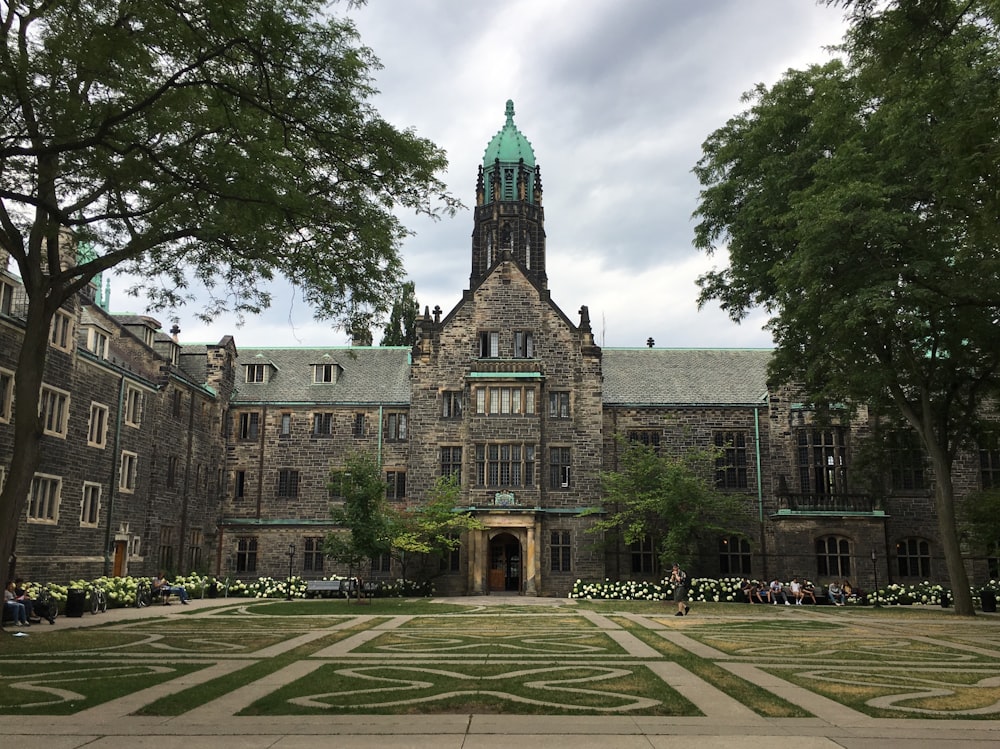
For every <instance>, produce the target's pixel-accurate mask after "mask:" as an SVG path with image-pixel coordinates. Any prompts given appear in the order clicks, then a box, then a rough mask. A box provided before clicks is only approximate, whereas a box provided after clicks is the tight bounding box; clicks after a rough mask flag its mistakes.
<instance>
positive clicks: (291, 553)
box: [285, 544, 875, 601]
mask: <svg viewBox="0 0 1000 749" xmlns="http://www.w3.org/2000/svg"><path fill="white" fill-rule="evenodd" d="M872 553H873V554H874V553H875V552H872ZM294 557H295V544H288V585H287V588H286V590H287V593H288V595H286V596H285V600H286V601H291V600H292V559H293V558H294Z"/></svg>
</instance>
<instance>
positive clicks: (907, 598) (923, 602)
mask: <svg viewBox="0 0 1000 749" xmlns="http://www.w3.org/2000/svg"><path fill="white" fill-rule="evenodd" d="M942 596H948V598H949V599H950V598H951V593H950V592H949V591H948V589H947V588H945V587H943V586H941V585H932V584H931V583H929V582H927V581H926V580H925V581H924V582H922V583H916V584H913V585H901V584H899V583H893V584H892V585H887V586H885V587H884V588H879V589H878V591H877V592H872V593H868V594H867V595H866V596H865V602H866V603H876V602H877V603H880V604H882V605H883V606H894V605H896V606H909V605H911V604H915V605H917V606H940V605H941V599H942Z"/></svg>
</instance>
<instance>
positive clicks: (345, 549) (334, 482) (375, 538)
mask: <svg viewBox="0 0 1000 749" xmlns="http://www.w3.org/2000/svg"><path fill="white" fill-rule="evenodd" d="M330 486H331V489H332V490H333V492H334V493H335V494H338V495H339V496H341V497H343V500H344V503H343V505H342V506H339V507H334V508H333V509H332V510H331V511H330V516H331V518H332V519H333V521H334V522H335V523H336V524H337V525H340V526H342V527H343V528H344V530H340V531H333V532H332V533H330V534H328V535H327V537H326V539H325V541H324V544H323V549H324V552H325V553H326V556H328V557H329V558H330V559H333V560H334V561H336V562H340V563H341V564H346V565H348V566H350V567H352V568H354V569H357V570H358V571H359V572H360V570H362V569H363V568H364V566H365V565H366V564H371V561H372V560H373V559H376V558H378V557H379V556H381V555H383V554H389V553H390V552H391V550H392V539H393V536H394V535H395V532H396V518H395V515H394V513H393V512H392V509H391V508H390V507H389V504H388V502H387V501H386V498H385V489H386V484H385V481H384V480H383V479H382V473H381V469H380V468H379V465H378V463H376V461H375V459H374V458H373V457H372V456H371V455H369V454H367V453H362V452H358V453H353V454H351V455H349V456H348V458H347V460H346V462H345V465H344V467H343V468H342V469H339V470H336V471H334V472H333V473H332V474H331V476H330ZM359 577H360V575H359ZM359 582H360V580H359ZM360 593H361V585H360V584H359V585H358V595H360Z"/></svg>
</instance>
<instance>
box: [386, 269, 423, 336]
mask: <svg viewBox="0 0 1000 749" xmlns="http://www.w3.org/2000/svg"><path fill="white" fill-rule="evenodd" d="M419 313H420V305H418V304H417V297H416V284H414V283H413V281H406V282H404V283H403V285H402V286H401V287H400V288H399V294H398V295H397V296H396V299H395V301H394V302H393V303H392V311H391V312H390V313H389V322H388V324H387V325H386V326H385V331H384V333H383V335H382V345H383V346H414V345H416V343H417V315H418V314H419Z"/></svg>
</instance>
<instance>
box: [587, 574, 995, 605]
mask: <svg viewBox="0 0 1000 749" xmlns="http://www.w3.org/2000/svg"><path fill="white" fill-rule="evenodd" d="M742 582H743V581H742V578H738V577H723V578H719V579H714V578H709V577H696V578H693V579H691V581H690V587H689V589H688V600H689V601H692V602H695V601H698V602H705V601H712V602H723V603H725V602H732V601H739V600H742V598H741V597H739V596H738V593H739V591H740V588H741V587H742ZM805 582H806V583H808V581H805ZM785 587H786V589H787V587H788V584H787V583H785ZM984 590H989V591H992V592H993V593H994V595H996V596H998V597H1000V580H990V581H989V582H987V583H986V584H985V585H983V586H982V587H979V588H973V589H972V595H973V599H974V603H975V605H977V606H980V605H981V600H980V593H981V592H982V591H984ZM673 594H674V589H673V586H672V585H671V584H670V581H669V579H666V578H665V579H663V580H661V581H660V582H659V583H654V582H649V581H644V580H610V579H607V578H605V580H604V581H603V582H585V581H583V580H577V581H576V582H575V583H574V584H573V589H572V590H571V591H570V593H569V597H570V598H582V599H585V600H588V601H594V600H619V601H663V600H670V599H672V598H673ZM818 594H819V589H818V588H817V595H818ZM945 597H947V600H951V591H950V590H949V589H948V588H946V587H944V586H943V585H939V584H936V583H930V582H927V581H924V582H921V583H916V584H912V585H902V584H897V583H894V584H892V585H887V586H885V587H884V588H879V590H878V594H877V598H878V603H880V604H882V605H883V606H893V605H904V606H905V605H917V606H940V605H941V602H942V600H945ZM848 602H849V603H860V604H873V603H875V602H876V594H875V593H874V592H872V593H865V594H861V595H859V596H852V597H851V598H850V599H848Z"/></svg>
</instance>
